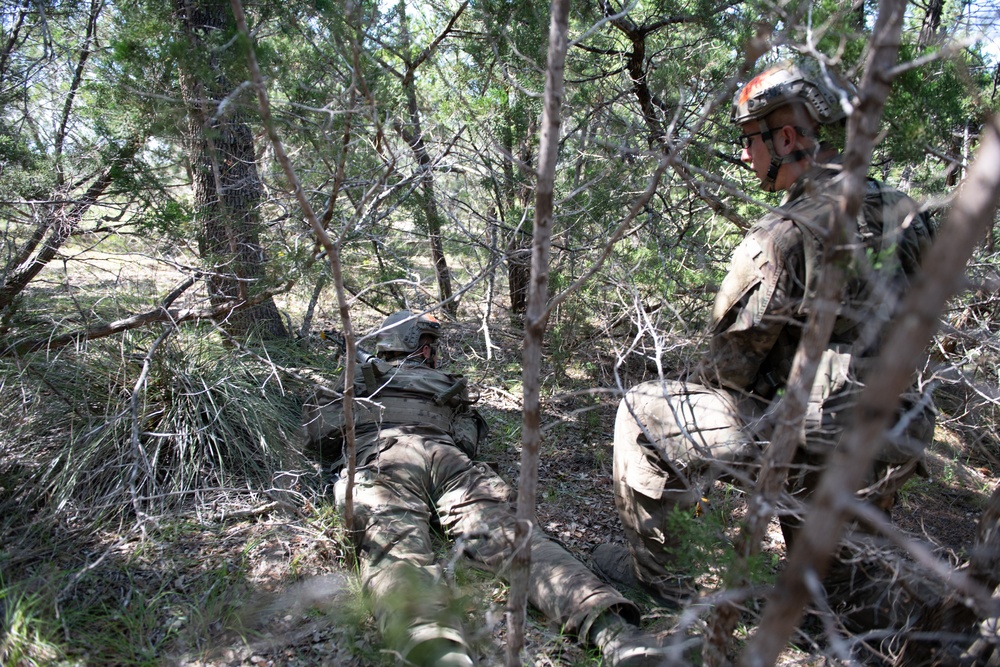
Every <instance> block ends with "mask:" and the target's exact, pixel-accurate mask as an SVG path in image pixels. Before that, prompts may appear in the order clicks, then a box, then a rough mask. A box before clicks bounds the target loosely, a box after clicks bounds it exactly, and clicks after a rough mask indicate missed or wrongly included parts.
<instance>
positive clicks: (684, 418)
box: [614, 167, 934, 596]
mask: <svg viewBox="0 0 1000 667" xmlns="http://www.w3.org/2000/svg"><path fill="white" fill-rule="evenodd" d="M836 173H837V171H836V170H835V169H832V168H828V169H824V168H818V167H817V168H814V169H812V170H811V171H809V172H807V173H806V174H804V175H803V176H802V177H801V178H800V179H799V180H798V181H797V182H796V183H795V185H794V186H793V187H792V188H790V189H789V190H788V192H787V196H786V199H785V202H784V204H783V205H782V207H781V208H780V209H779V210H778V211H777V212H773V213H770V214H768V215H767V216H765V217H764V218H763V219H762V220H761V221H760V222H758V223H757V224H756V225H754V227H753V228H752V229H751V230H750V231H749V233H748V234H747V235H746V237H745V239H744V240H743V242H742V243H741V244H740V245H739V246H738V247H737V248H736V250H735V252H734V254H733V258H732V262H731V265H730V269H729V272H728V274H727V276H726V278H725V280H724V281H723V283H722V286H721V288H720V291H719V293H718V295H717V297H716V300H715V305H714V308H713V312H712V319H711V334H712V337H711V342H710V348H709V351H708V354H707V355H706V356H705V357H704V358H703V360H702V361H701V362H700V363H699V365H698V366H697V368H696V369H695V371H694V372H693V373H692V374H691V376H690V378H689V381H683V382H679V381H669V380H664V381H662V382H647V383H644V384H640V385H638V386H636V387H633V388H632V389H631V390H630V391H628V392H627V393H626V395H625V397H624V399H623V400H622V402H621V404H620V406H619V410H618V415H617V421H616V424H615V443H614V480H615V501H616V505H617V508H618V512H619V515H620V516H621V519H622V522H623V524H624V527H625V533H626V536H627V539H628V542H629V549H630V551H631V554H632V560H633V564H634V569H635V574H636V576H637V578H638V579H639V580H640V582H641V583H643V584H644V585H645V586H647V587H648V588H649V589H650V590H652V591H654V592H661V594H662V595H664V596H669V595H670V593H671V592H672V591H673V590H674V587H675V585H676V583H677V582H676V581H675V578H676V571H675V570H676V568H673V567H671V559H672V553H673V550H674V547H676V546H677V545H676V544H675V543H674V542H672V536H671V535H670V532H669V529H668V528H667V526H668V525H669V523H668V520H669V517H670V515H671V513H672V512H674V511H675V510H676V509H677V508H681V509H684V508H691V507H692V506H693V505H695V503H697V502H698V501H699V499H700V498H701V497H702V496H703V495H704V493H705V492H706V487H707V486H708V485H709V484H711V483H712V481H713V480H715V479H718V478H720V477H728V478H729V479H732V480H734V481H737V482H742V483H744V484H750V483H751V478H752V475H753V463H754V461H755V460H757V459H758V458H759V454H760V452H761V450H762V448H763V447H764V446H766V440H767V439H768V437H769V436H770V430H771V424H770V421H771V412H772V411H773V406H772V399H773V398H774V397H775V396H776V394H777V393H778V392H779V391H781V390H782V389H783V388H784V387H785V386H786V384H787V381H788V375H789V372H790V370H791V363H792V357H793V355H794V353H795V350H796V347H797V346H798V343H799V338H800V336H801V333H802V331H803V328H804V323H805V320H806V316H807V314H808V311H809V309H810V307H812V303H813V302H812V299H811V297H810V295H811V294H813V293H814V288H815V281H816V279H817V278H816V266H817V263H818V261H819V257H820V256H821V253H822V251H821V247H820V239H819V237H818V236H817V234H816V233H815V232H814V231H812V230H822V229H825V228H827V227H828V226H829V223H830V221H831V220H832V219H833V216H834V215H836V210H837V200H838V198H837V187H836V184H835V183H834V182H833V178H834V176H835V175H836ZM858 227H859V231H858V241H859V242H860V243H861V244H863V245H862V246H861V248H862V249H863V252H859V253H856V255H857V257H858V261H856V262H855V264H854V265H853V266H852V269H851V271H850V273H849V276H850V277H849V280H848V285H847V288H846V296H845V298H844V300H843V301H842V307H841V310H840V312H839V314H838V317H837V320H836V324H835V327H834V332H833V335H832V337H831V340H830V343H829V346H828V348H827V350H826V351H825V353H824V355H823V357H822V360H821V364H820V368H819V371H818V373H817V377H816V381H815V383H814V384H813V387H812V391H811V394H810V399H809V407H808V411H807V415H806V420H805V422H806V423H805V433H804V434H803V437H802V440H801V444H800V446H799V449H798V451H797V453H796V457H795V461H794V465H793V468H792V472H791V473H790V475H789V481H788V485H787V490H788V491H789V492H790V493H792V494H793V495H797V496H799V497H804V496H807V495H808V494H809V493H810V492H811V491H812V490H813V489H814V487H815V484H816V482H817V481H818V476H819V474H820V472H821V467H822V465H823V460H824V458H825V456H826V454H827V453H828V452H829V451H830V449H831V448H833V447H836V446H837V443H838V439H839V438H840V436H841V434H842V432H843V430H844V427H845V426H846V419H845V417H846V415H847V412H848V410H847V409H848V408H849V407H850V406H851V405H852V404H853V402H854V399H855V398H856V396H857V394H858V392H859V391H860V389H861V387H862V386H863V382H864V377H865V373H866V370H867V366H868V365H869V364H870V362H871V360H872V359H873V358H874V357H875V355H877V353H878V348H879V342H880V341H879V338H880V335H881V333H882V326H881V325H882V324H884V323H885V322H886V320H887V319H888V318H889V317H891V315H892V314H893V312H894V311H895V309H896V306H897V304H898V302H899V299H900V297H901V295H902V293H903V292H904V291H905V290H906V288H907V287H908V285H909V282H910V279H911V277H912V276H913V274H914V273H915V272H916V270H917V268H918V264H919V260H920V255H921V252H922V251H923V249H924V247H925V246H926V245H927V243H928V241H929V239H930V236H931V228H930V226H929V223H928V221H927V220H926V218H925V216H924V215H922V214H920V213H919V212H918V211H917V208H916V205H915V203H914V202H913V201H912V200H910V199H909V198H907V197H906V196H905V195H903V194H901V193H899V192H898V191H895V190H892V189H889V188H887V187H885V186H884V185H882V184H880V183H878V182H877V181H874V180H871V181H869V182H868V191H867V193H866V196H865V199H864V205H863V210H862V214H861V216H859V220H858ZM774 403H775V404H776V403H777V402H776V401H775V402H774ZM933 427H934V422H933V412H932V410H931V409H930V408H929V407H928V406H927V404H926V401H924V402H920V401H919V397H918V396H907V397H904V406H903V409H902V410H901V412H900V420H899V423H898V425H897V428H896V429H893V430H892V431H891V433H890V437H889V438H888V439H887V442H886V443H885V445H884V446H883V447H882V448H881V449H880V451H879V453H878V455H877V460H878V462H877V464H876V467H875V469H874V470H873V471H872V475H871V480H872V481H873V482H874V481H878V483H877V484H873V485H872V486H871V487H869V489H868V495H867V497H868V498H869V499H870V500H871V501H872V502H874V503H875V504H876V505H878V506H880V507H882V508H883V509H887V508H888V507H889V506H890V505H891V503H892V499H893V496H894V494H895V491H896V490H897V489H898V488H899V486H900V485H901V484H902V483H903V482H904V481H905V480H906V479H907V478H908V477H909V476H910V475H912V474H913V473H914V472H915V471H916V470H917V468H918V466H919V465H920V461H921V458H922V454H923V448H924V446H925V444H926V443H928V442H929V441H930V439H931V437H932V435H933ZM782 528H783V530H784V532H785V535H786V542H787V541H788V540H790V539H791V538H792V536H793V534H794V530H793V529H794V521H793V520H792V519H791V517H790V516H784V517H783V521H782Z"/></svg>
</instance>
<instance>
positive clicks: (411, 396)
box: [303, 360, 487, 469]
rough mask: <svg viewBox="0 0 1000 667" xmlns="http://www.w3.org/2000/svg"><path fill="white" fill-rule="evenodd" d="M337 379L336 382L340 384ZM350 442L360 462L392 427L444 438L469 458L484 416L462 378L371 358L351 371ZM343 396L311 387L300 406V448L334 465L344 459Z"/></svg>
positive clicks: (383, 442) (388, 440)
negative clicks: (302, 442)
mask: <svg viewBox="0 0 1000 667" xmlns="http://www.w3.org/2000/svg"><path fill="white" fill-rule="evenodd" d="M343 386H344V384H343V378H341V382H340V383H339V384H338V385H337V387H338V388H339V387H343ZM354 396H355V400H354V406H353V407H354V409H353V413H354V414H353V421H354V429H355V445H356V451H357V462H358V465H364V464H365V463H366V462H367V461H368V460H370V459H371V458H372V457H373V456H374V455H375V454H377V453H378V452H379V451H380V450H381V449H382V448H384V447H386V446H388V445H389V444H390V443H391V441H392V438H391V437H389V436H391V435H392V434H394V433H398V432H408V433H409V432H414V433H417V432H419V433H424V434H430V435H435V436H443V437H450V438H451V439H452V440H453V442H454V443H455V445H456V446H457V447H459V448H460V449H462V450H463V451H464V452H465V453H466V454H468V455H469V457H470V458H474V457H475V454H476V450H477V448H478V445H479V442H480V441H481V440H482V439H483V438H484V437H485V436H486V430H487V429H486V421H485V420H484V419H483V418H482V416H480V415H479V413H478V412H476V411H475V410H474V409H472V407H471V405H472V404H473V403H474V402H475V400H474V399H472V398H470V396H469V390H468V387H467V383H466V381H465V379H464V378H463V377H462V376H460V375H452V374H450V373H445V372H443V371H440V370H436V369H433V368H428V367H426V366H417V365H400V366H392V365H390V364H387V363H385V362H382V361H377V360H373V361H372V362H369V363H368V364H358V365H357V366H356V367H355V373H354ZM345 425H346V420H345V419H344V406H343V397H342V394H340V393H339V392H337V393H333V392H331V391H330V390H328V389H324V388H317V389H316V390H314V392H313V395H312V396H311V397H310V398H309V399H308V400H307V401H306V402H305V405H304V407H303V430H304V438H305V441H306V448H307V450H310V451H311V452H312V453H313V454H318V456H319V458H320V459H321V460H322V461H323V462H324V463H328V464H332V467H333V468H334V469H336V468H339V467H341V466H343V465H344V464H345V463H346V456H345V454H344V437H345Z"/></svg>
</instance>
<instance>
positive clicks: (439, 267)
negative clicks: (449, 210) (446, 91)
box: [398, 0, 468, 315]
mask: <svg viewBox="0 0 1000 667" xmlns="http://www.w3.org/2000/svg"><path fill="white" fill-rule="evenodd" d="M467 5H468V3H467V2H466V3H462V5H461V6H460V7H459V9H458V11H457V12H455V14H454V16H452V18H451V21H450V22H449V23H448V26H447V27H446V28H445V29H444V31H443V32H442V33H441V34H440V35H438V37H437V38H436V39H435V40H434V42H433V43H432V44H431V45H430V46H428V47H427V48H426V49H424V50H423V51H422V52H421V53H420V55H419V56H417V57H416V58H415V59H414V58H411V56H410V49H411V44H410V31H409V27H408V24H407V20H406V1H405V0H400V1H399V5H398V11H399V25H400V34H401V37H402V41H403V52H404V55H403V57H404V62H405V65H406V71H405V72H404V73H403V76H402V83H403V92H404V94H405V95H406V113H407V117H408V118H407V123H406V125H405V126H400V134H401V135H402V137H403V140H404V141H406V143H407V144H408V145H409V146H410V150H412V151H413V156H414V157H415V158H416V160H417V168H418V169H419V178H420V194H419V197H420V209H421V214H422V216H423V222H424V229H425V231H426V232H427V240H428V242H429V243H430V248H431V261H432V262H433V264H434V274H435V275H436V276H437V282H438V297H439V298H440V299H441V301H442V303H444V311H445V312H446V313H448V314H450V315H455V313H457V312H458V302H457V300H455V299H454V291H453V290H452V287H451V270H450V269H449V268H448V259H447V258H446V257H445V254H444V244H443V242H442V236H441V233H442V224H441V213H440V212H439V211H438V207H437V199H436V197H435V194H434V171H433V166H434V161H433V160H432V159H431V156H430V154H429V153H428V152H427V145H426V144H425V143H424V135H423V130H422V129H421V127H420V107H419V105H418V104H417V89H416V84H415V83H414V79H415V78H416V72H417V68H418V67H420V65H421V64H423V63H424V62H425V61H426V60H427V57H428V56H429V55H430V53H431V52H432V51H433V49H434V48H436V47H437V45H438V44H439V43H440V42H441V40H442V39H444V37H445V36H447V34H448V33H449V32H450V31H451V29H452V27H453V26H454V24H455V21H456V20H458V17H459V16H461V15H462V12H464V11H465V8H466V6H467Z"/></svg>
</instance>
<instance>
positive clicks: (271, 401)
mask: <svg viewBox="0 0 1000 667" xmlns="http://www.w3.org/2000/svg"><path fill="white" fill-rule="evenodd" d="M7 363H8V364H9V368H8V369H5V370H7V371H10V372H7V373H5V376H6V378H7V379H6V380H5V382H4V384H3V386H2V387H0V410H2V412H0V417H2V418H3V419H4V420H5V421H6V422H7V423H8V424H9V425H11V426H12V428H11V441H12V442H11V444H12V447H13V449H15V450H16V451H18V452H20V454H21V456H22V458H23V459H24V460H25V461H26V462H27V465H29V466H30V467H31V469H32V470H33V471H34V474H32V475H30V476H24V475H21V476H20V481H19V482H18V483H19V484H24V483H27V484H29V486H30V488H29V489H20V491H23V492H26V493H27V495H28V496H29V497H30V498H31V501H32V504H34V505H35V506H36V507H47V508H50V509H59V510H63V511H69V512H71V513H82V514H84V515H87V516H92V515H110V516H119V517H120V516H122V515H123V513H158V512H162V511H165V510H167V509H169V508H171V507H174V506H176V505H177V504H178V503H183V502H186V501H189V500H191V499H194V498H196V497H198V496H199V494H202V493H204V492H216V493H223V494H227V493H228V494H232V493H255V492H261V491H264V492H266V491H267V490H269V489H271V488H272V486H273V484H274V480H275V478H276V476H277V475H278V473H279V472H281V471H292V472H294V473H302V472H303V471H306V470H307V469H308V466H307V463H306V461H305V459H304V457H303V456H302V454H301V452H300V451H299V447H298V437H297V433H298V428H299V416H300V412H299V404H300V403H299V398H298V389H299V388H298V387H297V386H296V385H295V384H294V382H293V383H292V384H289V379H288V378H287V377H283V376H282V373H281V372H280V370H279V369H277V368H276V367H275V366H274V365H273V364H269V363H267V362H265V361H263V360H262V359H261V357H259V356H255V355H250V354H244V353H240V352H239V351H237V350H234V349H232V348H231V347H228V346H224V345H223V344H222V343H221V342H220V341H219V339H218V338H217V337H216V336H215V335H213V334H212V333H210V332H209V331H206V330H202V329H193V330H189V331H186V332H176V333H174V334H172V335H170V336H169V337H167V336H161V337H159V338H156V337H155V332H153V333H148V332H145V333H144V332H140V331H136V332H130V333H129V334H127V335H125V336H124V337H122V338H121V339H119V340H117V341H107V340H101V341H92V342H91V343H90V344H89V345H86V346H85V347H82V348H80V349H77V350H64V351H62V352H61V353H60V354H58V355H55V356H44V355H41V354H39V355H36V356H34V357H32V358H28V359H22V360H19V361H17V362H7ZM14 492H15V491H14V490H13V489H8V490H7V494H13V493H14ZM18 495H22V494H18Z"/></svg>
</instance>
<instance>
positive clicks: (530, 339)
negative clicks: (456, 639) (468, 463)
mask: <svg viewBox="0 0 1000 667" xmlns="http://www.w3.org/2000/svg"><path fill="white" fill-rule="evenodd" d="M568 32H569V0H552V5H551V19H550V23H549V55H548V67H547V68H546V72H545V106H544V109H543V111H542V127H541V132H542V134H541V142H540V145H539V150H538V184H537V187H536V188H535V229H534V233H533V235H532V248H531V284H530V289H529V292H528V309H527V313H526V316H525V323H524V355H523V360H524V361H523V370H522V382H523V384H524V407H523V410H524V423H523V426H522V428H521V470H520V477H519V479H518V491H517V530H516V533H515V541H514V557H513V561H512V564H511V575H510V601H509V603H508V607H507V609H508V611H507V626H508V627H507V629H508V635H507V665H508V667H517V666H518V665H521V664H523V662H522V660H521V651H522V649H523V648H524V619H525V615H526V613H527V605H528V575H529V573H530V571H531V533H532V531H534V530H538V526H537V525H536V523H535V522H536V518H535V505H536V501H537V495H538V453H539V450H540V448H541V442H542V433H541V401H540V398H539V397H540V393H541V391H540V387H539V382H540V378H541V366H542V343H543V340H544V338H545V325H546V322H547V321H548V312H549V310H548V279H549V251H550V248H551V246H552V217H553V201H554V190H555V172H556V161H557V160H558V157H559V129H560V125H561V118H560V114H561V112H562V101H563V71H564V68H565V64H566V49H567V46H568V36H567V35H568Z"/></svg>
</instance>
